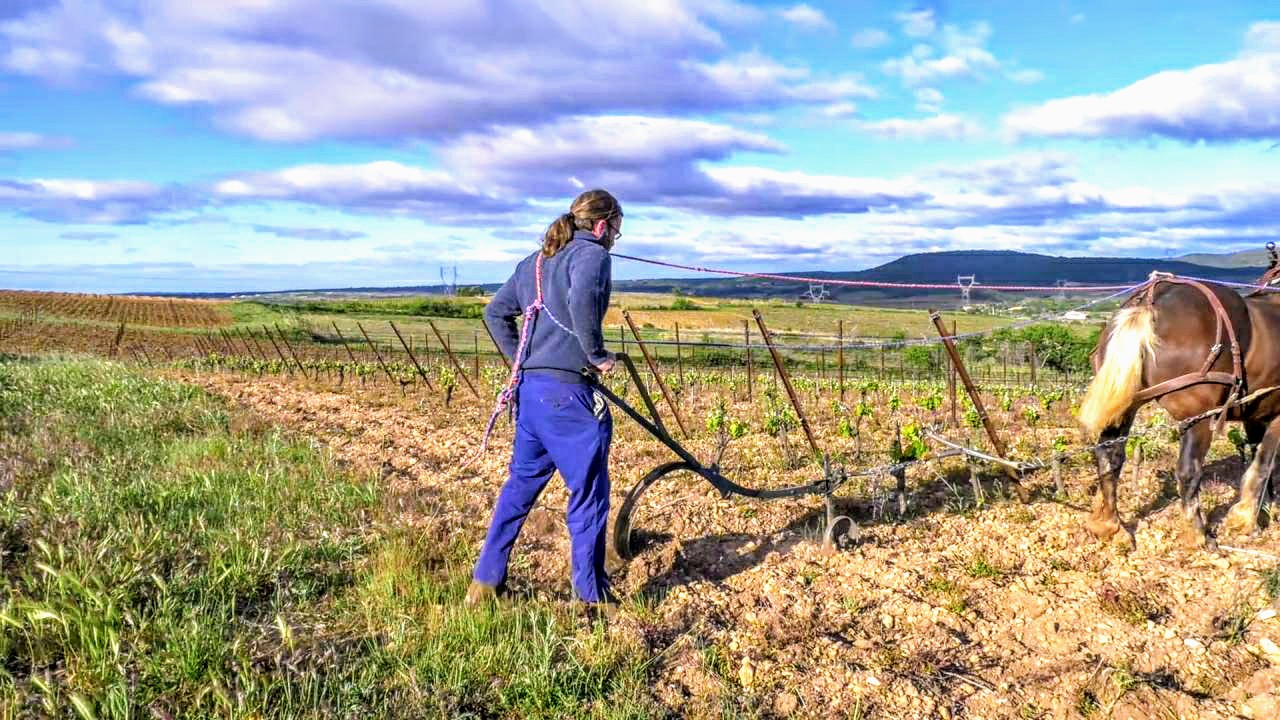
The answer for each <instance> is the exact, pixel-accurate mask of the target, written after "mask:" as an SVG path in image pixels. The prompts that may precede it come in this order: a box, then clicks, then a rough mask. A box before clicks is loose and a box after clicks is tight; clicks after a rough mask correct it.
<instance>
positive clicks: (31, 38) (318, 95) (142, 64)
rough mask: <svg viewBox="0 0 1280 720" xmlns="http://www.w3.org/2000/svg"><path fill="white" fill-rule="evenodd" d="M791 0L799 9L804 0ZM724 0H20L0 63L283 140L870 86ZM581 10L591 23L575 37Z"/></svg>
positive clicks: (707, 105)
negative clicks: (135, 95)
mask: <svg viewBox="0 0 1280 720" xmlns="http://www.w3.org/2000/svg"><path fill="white" fill-rule="evenodd" d="M807 7H808V6H805V5H797V6H794V7H792V8H790V9H789V11H788V12H789V15H790V16H791V17H792V18H793V19H795V21H797V22H805V21H806V20H807V21H809V22H813V21H814V20H815V18H816V17H817V16H816V15H815V14H814V13H817V11H816V10H812V8H810V9H809V11H808V12H806V10H805V8H807ZM762 17H763V16H762V14H761V13H760V11H758V10H755V9H753V8H751V7H749V6H747V5H744V4H741V3H738V2H733V1H732V0H660V1H658V2H652V3H631V4H622V5H618V4H603V5H602V4H600V3H589V2H581V1H580V0H537V1H536V2H534V1H531V0H489V1H488V2H484V3H477V2H473V1H471V0H434V1H433V2H404V1H402V0H366V1H365V2H359V3H339V4H329V5H327V6H326V8H325V11H324V12H316V11H315V6H314V3H312V2H310V1H309V0H272V2H264V1H263V0H228V1H227V2H223V3H216V4H213V5H210V4H207V3H192V2H189V0H149V1H148V2H146V3H142V4H140V5H139V6H137V7H132V8H130V9H129V10H127V11H126V10H123V9H119V8H118V5H117V4H116V3H114V2H110V1H109V0H74V2H72V1H70V0H67V1H65V2H61V3H58V4H50V5H43V4H41V5H38V6H36V5H33V8H32V9H30V10H29V11H27V12H25V13H22V14H19V15H17V16H15V18H14V19H11V20H8V21H4V22H0V67H4V68H7V69H8V70H10V71H12V72H16V73H20V74H26V75H33V76H37V77H41V78H45V79H48V80H50V81H55V82H74V81H86V80H89V79H92V78H95V77H99V76H108V77H121V78H124V79H126V81H128V82H132V83H135V87H136V89H137V90H138V91H139V92H140V93H141V95H142V96H143V97H146V98H149V99H151V100H153V101H155V102H159V103H163V104H169V105H186V106H192V107H194V108H197V109H201V110H207V111H208V112H210V113H211V114H212V115H213V116H214V118H215V119H216V121H217V122H218V123H219V124H220V125H221V126H222V127H225V128H229V129H231V130H233V131H235V132H237V133H241V134H244V135H248V136H251V137H255V138H259V139H263V140H269V141H281V142H299V141H307V140H312V139H317V138H330V137H347V138H375V139H401V138H413V137H444V136H449V135H453V134H456V133H458V132H459V131H465V130H467V129H474V128H480V127H484V126H486V125H489V124H537V123H542V122H546V121H548V120H552V119H554V118H556V117H561V116H565V115H575V114H581V113H585V112H619V113H659V112H660V113H677V114H679V113H700V112H758V111H761V110H769V109H772V108H778V107H785V106H789V105H796V104H818V105H823V104H829V103H831V102H837V101H840V100H844V99H849V98H852V97H857V96H860V95H861V94H865V92H866V91H867V90H866V88H865V85H863V84H862V83H861V82H860V79H859V78H857V76H854V75H844V76H830V75H824V74H819V73H814V72H812V71H811V70H810V69H809V68H808V67H805V66H801V65H796V64H794V63H791V64H785V63H781V62H779V61H777V60H776V59H773V58H769V57H767V56H764V55H763V54H760V53H749V54H746V55H733V54H731V53H729V52H728V51H727V49H726V47H727V44H726V43H725V41H724V39H723V37H722V36H721V33H720V30H719V28H720V27H721V26H729V27H740V26H741V25H742V24H744V23H750V22H758V21H759V20H760V19H761V18H762ZM584 27H586V28H592V29H593V32H592V35H591V39H590V40H589V41H582V40H575V38H577V37H579V34H580V29H581V28H584Z"/></svg>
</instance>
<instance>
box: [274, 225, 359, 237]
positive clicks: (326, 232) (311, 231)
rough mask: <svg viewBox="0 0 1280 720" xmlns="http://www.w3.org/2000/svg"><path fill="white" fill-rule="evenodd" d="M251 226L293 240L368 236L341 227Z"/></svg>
mask: <svg viewBox="0 0 1280 720" xmlns="http://www.w3.org/2000/svg"><path fill="white" fill-rule="evenodd" d="M251 227H252V228H253V231H254V232H259V233H264V234H267V235H275V236H276V237H282V238H291V239H295V240H330V241H338V240H355V239H356V238H362V237H368V233H364V232H361V231H359V230H344V229H342V228H314V227H281V226H279V225H253V226H251Z"/></svg>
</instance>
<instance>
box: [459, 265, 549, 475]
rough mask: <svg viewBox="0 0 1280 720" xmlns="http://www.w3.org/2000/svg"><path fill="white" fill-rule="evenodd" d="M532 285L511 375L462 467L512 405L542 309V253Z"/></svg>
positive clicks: (474, 458) (473, 458)
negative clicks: (482, 433)
mask: <svg viewBox="0 0 1280 720" xmlns="http://www.w3.org/2000/svg"><path fill="white" fill-rule="evenodd" d="M533 278H534V287H536V288H537V296H536V297H535V298H534V300H533V302H532V303H530V304H529V306H528V307H526V308H525V309H524V322H523V323H522V324H521V325H520V344H519V345H518V346H517V347H516V356H515V359H513V360H512V361H511V377H510V378H508V379H507V386H506V387H505V388H503V389H502V392H501V393H498V402H497V404H496V405H495V406H494V408H493V414H492V415H490V416H489V422H488V424H487V425H485V428H484V438H483V439H482V440H481V441H480V449H479V450H477V451H476V453H475V455H472V456H471V458H470V459H469V460H467V462H466V463H464V464H463V466H462V467H463V468H468V467H471V466H472V465H473V464H475V462H476V461H477V460H479V459H480V458H481V456H483V455H484V454H485V451H487V450H488V449H489V437H490V436H491V435H493V428H494V426H495V425H497V423H498V417H499V416H501V415H502V411H503V410H505V409H507V406H508V405H513V404H514V401H515V397H516V387H517V386H518V385H519V384H520V365H521V364H522V363H523V362H524V356H525V351H526V350H527V349H528V347H529V337H530V333H531V332H532V328H533V319H534V318H535V317H536V316H537V315H538V312H539V311H540V310H542V309H543V304H542V253H538V258H537V260H535V261H534V265H533Z"/></svg>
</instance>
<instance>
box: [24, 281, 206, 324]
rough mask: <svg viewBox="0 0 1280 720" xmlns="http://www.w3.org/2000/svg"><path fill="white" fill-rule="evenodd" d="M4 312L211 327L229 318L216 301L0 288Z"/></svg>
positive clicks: (128, 322) (104, 320) (133, 322)
mask: <svg viewBox="0 0 1280 720" xmlns="http://www.w3.org/2000/svg"><path fill="white" fill-rule="evenodd" d="M6 313H13V314H17V315H25V316H34V317H40V316H50V317H57V318H73V319H78V320H96V321H103V322H111V323H126V324H128V325H144V326H150V327H172V328H210V327H217V326H219V325H225V324H227V323H228V322H229V321H230V317H229V316H228V315H227V313H226V312H224V311H223V310H221V309H219V307H218V304H217V303H213V302H207V301H202V300H177V299H173V298H148V297H129V296H122V295H75V294H68V293H46V292H28V291H22V290H0V315H3V314H6Z"/></svg>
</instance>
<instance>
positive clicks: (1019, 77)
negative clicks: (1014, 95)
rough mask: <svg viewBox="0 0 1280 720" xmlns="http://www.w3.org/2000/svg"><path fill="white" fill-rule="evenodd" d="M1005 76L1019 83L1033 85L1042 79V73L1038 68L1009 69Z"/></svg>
mask: <svg viewBox="0 0 1280 720" xmlns="http://www.w3.org/2000/svg"><path fill="white" fill-rule="evenodd" d="M1007 77H1008V78H1009V79H1010V80H1012V81H1014V82H1016V83H1018V84H1019V85H1033V84H1035V83H1038V82H1040V81H1041V80H1044V73H1043V72H1040V71H1039V70H1032V69H1022V70H1010V71H1009V73H1008V75H1007Z"/></svg>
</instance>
